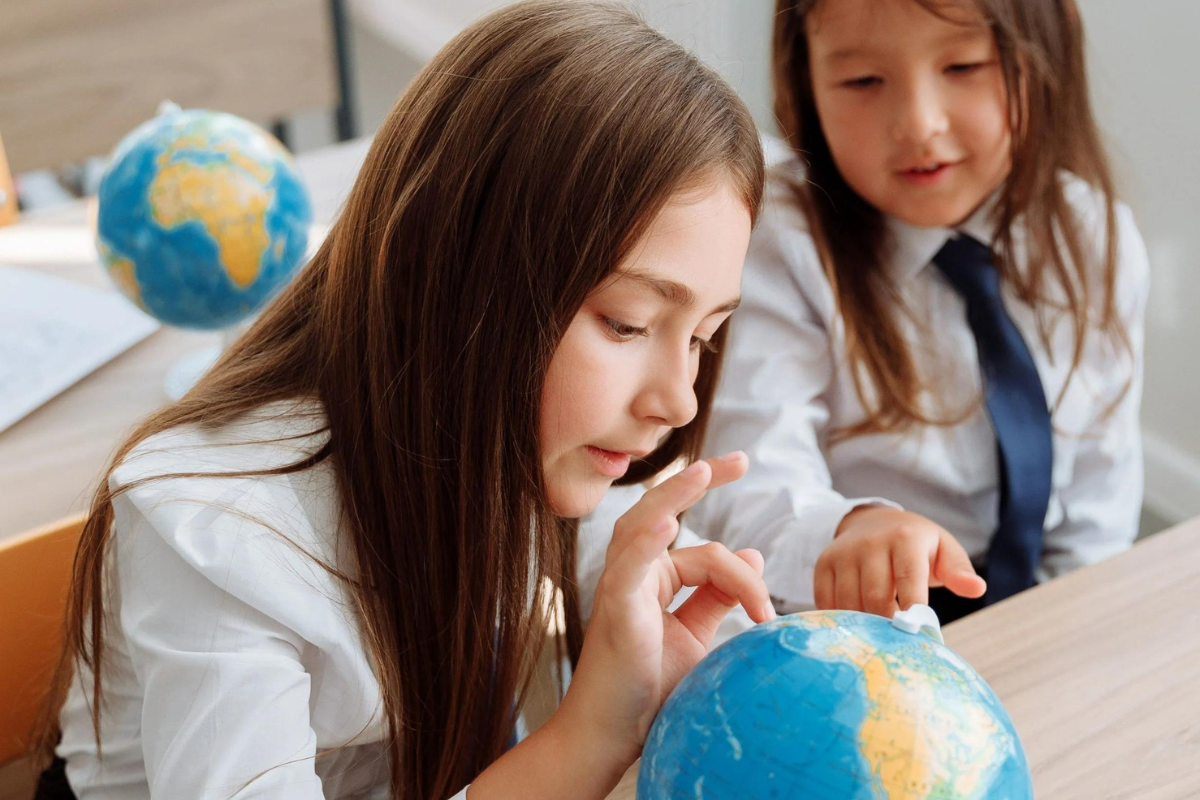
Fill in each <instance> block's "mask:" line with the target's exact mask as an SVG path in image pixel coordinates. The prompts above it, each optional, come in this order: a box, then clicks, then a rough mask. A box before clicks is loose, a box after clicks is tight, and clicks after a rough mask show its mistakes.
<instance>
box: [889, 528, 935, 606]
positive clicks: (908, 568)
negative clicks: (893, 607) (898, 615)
mask: <svg viewBox="0 0 1200 800" xmlns="http://www.w3.org/2000/svg"><path fill="white" fill-rule="evenodd" d="M892 576H893V577H894V578H895V579H896V600H897V603H898V605H899V606H900V608H902V609H907V608H908V607H909V606H911V605H913V604H914V603H921V604H923V605H928V603H929V548H928V547H927V546H925V545H923V544H922V543H921V542H920V540H918V539H917V538H916V537H906V538H904V539H901V540H900V542H899V543H897V544H896V546H895V547H893V548H892Z"/></svg>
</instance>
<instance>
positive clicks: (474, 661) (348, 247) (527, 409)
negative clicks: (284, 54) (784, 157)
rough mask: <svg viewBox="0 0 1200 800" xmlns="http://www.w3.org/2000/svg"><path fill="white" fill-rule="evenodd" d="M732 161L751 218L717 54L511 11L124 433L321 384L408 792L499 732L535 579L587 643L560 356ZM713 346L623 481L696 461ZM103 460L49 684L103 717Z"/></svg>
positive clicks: (460, 47)
mask: <svg viewBox="0 0 1200 800" xmlns="http://www.w3.org/2000/svg"><path fill="white" fill-rule="evenodd" d="M713 180H725V181H729V182H730V183H731V184H732V185H733V186H734V187H735V188H736V189H737V190H738V191H739V193H740V196H741V197H742V199H743V200H744V202H745V204H746V206H747V208H749V209H750V211H751V214H752V215H756V214H757V210H758V206H759V202H760V199H761V195H762V183H763V165H762V153H761V150H760V146H759V141H758V138H757V133H756V131H755V128H754V124H753V121H752V119H751V117H750V115H749V113H748V111H747V110H746V108H745V106H744V105H743V104H742V103H741V101H740V100H739V99H738V98H737V97H736V95H735V94H734V93H733V92H732V90H731V89H730V88H729V87H728V86H727V85H726V84H725V83H724V81H722V80H721V79H720V78H719V77H718V76H717V75H716V74H715V73H714V72H713V71H711V70H710V69H708V68H706V67H705V66H703V65H702V64H701V63H700V62H699V61H698V60H697V59H696V58H694V57H693V56H692V55H690V54H689V53H687V52H686V51H685V50H684V49H683V48H681V47H680V46H678V45H676V44H674V43H673V42H671V41H670V40H668V39H666V38H665V37H663V36H662V35H660V34H658V33H657V32H655V31H654V30H653V29H652V28H650V27H649V26H648V25H647V24H645V23H644V22H643V21H642V20H641V19H640V18H639V17H638V16H637V15H636V14H635V13H633V12H631V11H629V10H627V9H623V8H620V7H614V6H611V5H606V4H601V3H593V2H578V1H577V0H575V1H573V0H535V1H534V2H524V3H518V4H516V5H513V6H510V7H508V8H505V9H503V10H501V11H498V12H496V13H494V14H492V15H490V16H488V17H486V18H484V19H483V20H481V21H480V22H478V23H476V24H474V25H472V26H471V27H469V28H467V29H466V30H465V31H463V32H462V33H461V34H459V35H458V36H457V37H455V39H454V40H453V41H452V42H450V43H449V44H448V45H447V46H446V47H445V48H444V49H443V50H442V51H441V52H440V53H439V54H438V55H437V56H436V57H435V58H434V59H433V60H432V61H431V62H430V63H429V64H428V66H426V67H425V68H424V69H423V70H422V71H421V72H420V74H419V75H418V76H417V77H416V78H415V79H414V80H413V82H412V84H411V85H410V86H409V87H408V89H407V90H406V91H405V92H404V94H403V95H402V96H401V97H400V98H399V100H398V102H397V104H396V106H395V108H394V109H393V110H392V112H391V114H390V115H389V116H388V118H387V119H386V120H385V121H384V123H383V125H382V127H381V128H380V130H379V132H378V133H377V135H376V137H375V141H374V143H373V145H372V147H371V150H370V153H369V154H368V156H367V159H366V162H365V164H364V165H363V167H362V170H361V172H360V174H359V176H358V179H357V181H356V183H355V185H354V188H353V190H352V191H351V193H350V195H349V198H348V199H347V201H346V204H345V208H344V210H343V212H342V214H341V215H340V217H339V219H338V220H337V222H336V223H335V224H334V226H333V228H332V230H331V231H330V234H329V236H328V238H327V240H326V241H325V243H324V244H323V245H322V247H321V249H320V250H319V252H318V253H317V254H316V256H315V257H314V258H313V260H312V262H311V263H310V264H308V265H307V266H306V267H305V268H304V269H303V270H302V271H301V272H300V274H299V275H298V276H297V277H296V279H295V280H294V281H293V282H292V284H291V285H290V286H289V287H288V288H287V289H286V290H285V291H284V292H283V294H282V295H281V296H280V297H279V298H278V299H277V300H276V301H275V302H274V303H273V304H272V305H271V306H269V307H268V309H267V310H266V311H265V312H264V314H263V315H262V316H261V318H260V319H259V320H258V321H257V322H256V323H255V324H254V326H253V327H252V328H251V329H250V331H249V332H248V333H247V334H246V335H244V336H243V337H242V338H241V339H240V340H239V341H238V342H237V343H235V344H234V346H233V347H232V348H231V349H230V350H229V351H228V352H227V353H226V354H225V355H224V357H223V358H222V360H221V361H220V363H219V364H218V365H217V366H216V368H215V369H213V370H212V371H211V372H210V373H209V374H208V375H207V376H206V377H205V378H204V379H203V381H202V382H201V383H200V384H199V385H197V386H196V388H194V389H193V390H192V391H191V392H189V393H188V395H187V396H185V397H184V398H183V399H182V400H180V401H179V402H177V403H174V404H172V405H170V406H168V407H167V408H165V409H164V410H162V411H161V412H159V413H157V414H156V415H154V416H153V417H151V418H150V419H148V420H146V421H145V422H144V423H143V424H142V425H141V426H140V427H139V428H138V429H137V430H136V432H135V433H134V434H133V435H132V436H131V437H130V438H129V440H128V441H126V442H125V444H124V445H123V446H122V447H121V449H120V451H119V452H118V453H117V454H116V456H115V459H114V462H113V464H114V465H115V464H117V463H119V462H120V461H121V460H122V459H123V458H125V457H126V455H128V454H129V452H130V450H131V449H132V448H133V447H134V446H135V445H137V444H138V443H139V442H142V441H144V440H145V439H146V438H147V437H149V436H151V435H153V434H156V433H159V432H161V431H164V430H167V429H170V428H173V427H175V426H180V425H200V426H220V425H223V424H226V423H229V422H231V421H233V420H235V419H237V418H239V417H240V416H242V415H243V414H245V413H246V412H247V411H250V410H252V409H257V408H260V407H262V406H264V405H265V404H267V403H270V402H273V401H278V400H284V399H295V398H316V399H318V400H319V401H320V402H321V404H322V405H323V407H324V410H325V413H326V416H327V425H328V433H329V438H328V444H327V445H325V447H324V448H322V449H321V450H320V451H319V452H317V453H316V454H314V455H313V456H312V458H309V459H305V460H304V461H301V462H299V463H297V464H294V465H291V466H289V467H285V468H283V470H277V472H278V471H294V470H300V469H305V468H307V467H309V466H311V465H313V464H315V463H318V462H322V461H325V460H328V461H329V462H331V464H332V466H333V468H334V470H335V473H336V475H337V478H338V487H339V494H340V498H339V499H340V501H341V504H342V507H343V509H344V529H343V530H342V531H341V532H340V534H339V535H342V536H345V537H347V541H348V542H349V543H350V550H351V551H352V552H353V554H354V557H355V563H354V564H353V565H352V568H351V569H349V570H346V569H343V567H344V565H331V568H335V569H340V572H339V573H338V574H340V575H341V576H342V577H343V578H344V579H345V580H346V581H347V585H348V588H349V591H350V593H351V596H352V597H353V598H354V601H355V603H356V605H357V609H358V612H359V616H360V620H361V625H362V628H363V633H364V638H365V641H366V642H367V643H368V646H369V649H370V652H371V654H372V656H373V658H374V663H375V666H376V672H377V677H378V680H379V684H380V687H381V691H382V697H383V714H384V718H385V720H386V723H387V726H388V730H389V734H390V741H389V747H390V757H391V768H392V784H393V791H394V793H395V796H399V797H406V798H442V797H446V796H449V795H450V794H452V793H453V792H455V791H457V790H458V789H460V788H461V787H462V786H463V785H464V784H466V783H467V782H469V781H470V780H471V779H472V778H474V776H475V775H477V774H478V773H479V771H480V770H482V769H483V768H484V767H485V766H486V765H487V764H489V763H490V762H491V761H492V760H494V759H495V758H496V757H497V756H498V755H499V753H500V752H501V750H502V747H503V744H504V742H505V740H506V738H507V736H508V734H509V733H510V732H511V731H512V728H513V723H514V719H513V708H514V705H513V701H514V700H515V699H517V698H519V697H520V696H521V695H522V694H523V692H524V690H525V687H526V685H527V683H528V678H529V675H530V672H531V665H532V662H533V661H534V660H535V659H536V658H537V654H538V652H539V651H540V648H541V643H542V640H543V637H544V632H545V631H546V626H547V623H548V621H549V620H547V619H546V618H545V617H544V614H546V613H552V612H546V611H544V610H543V609H541V607H540V605H539V604H537V603H534V604H532V605H531V604H530V602H529V599H530V597H531V594H532V593H533V592H532V589H533V588H534V587H540V586H542V585H543V584H544V582H545V581H547V580H548V581H550V582H551V583H552V584H553V585H554V586H556V587H558V588H559V589H561V590H562V591H563V593H564V595H565V597H566V598H567V602H566V608H567V609H568V612H567V616H568V620H567V623H568V625H569V629H570V630H571V631H573V633H572V636H571V638H572V640H573V641H574V643H575V646H576V647H577V646H578V642H579V640H580V639H581V636H580V634H579V620H578V614H577V611H576V610H575V609H576V603H575V594H576V593H575V590H574V586H573V580H574V552H575V540H574V535H575V526H574V523H573V522H571V521H568V520H562V519H559V518H556V517H555V516H554V515H553V514H552V513H551V511H550V510H549V509H548V508H547V506H546V505H545V503H544V500H543V476H542V474H541V461H540V456H539V443H538V435H537V434H538V419H539V403H540V397H541V389H542V384H543V380H544V376H545V374H546V370H547V367H548V365H549V362H550V359H551V357H552V355H553V353H554V351H555V349H556V347H557V345H558V342H559V341H560V339H561V337H562V335H563V333H564V331H565V330H566V327H567V325H568V324H569V323H570V321H571V319H572V318H573V317H574V315H575V313H576V312H577V311H578V309H579V308H580V307H581V306H582V304H583V302H584V300H585V298H586V297H587V295H588V294H589V292H591V291H592V290H593V289H594V288H595V287H596V286H597V285H598V284H600V283H601V282H602V281H603V280H604V279H605V277H606V276H608V275H610V274H611V273H612V272H613V270H614V269H615V268H616V267H617V266H618V265H619V264H620V263H621V261H622V260H623V258H624V257H625V256H626V254H627V253H628V252H629V251H630V248H631V247H632V246H633V245H634V244H635V243H636V241H637V240H638V239H639V238H640V237H641V235H642V234H643V233H644V231H645V230H646V228H647V226H648V225H649V223H650V221H651V220H652V219H653V217H654V216H655V215H656V214H657V212H658V210H659V209H660V208H661V207H662V206H663V205H664V203H665V202H666V201H667V200H668V199H669V198H670V197H671V196H672V195H673V194H674V193H676V192H678V191H682V190H684V189H687V188H690V187H694V186H698V185H701V184H703V183H704V182H706V181H713ZM718 365H719V361H718V358H717V357H716V356H714V355H712V354H705V355H702V356H701V363H700V372H699V378H698V379H697V382H696V392H697V395H698V401H699V407H700V409H701V411H700V413H699V414H698V415H697V416H696V418H695V419H694V420H693V421H692V422H691V423H690V424H688V425H686V426H684V427H682V428H680V429H678V430H676V431H674V432H673V433H672V434H671V435H670V436H669V437H668V438H667V440H666V441H665V442H664V443H663V444H662V446H661V447H660V448H659V449H658V450H657V451H656V452H655V453H654V454H652V456H650V457H649V458H648V459H647V460H646V461H645V462H644V463H641V464H638V465H635V466H636V468H635V469H634V470H632V471H631V472H630V474H629V475H628V476H627V478H626V480H627V481H635V480H639V479H642V478H645V477H647V476H648V475H651V474H653V473H654V472H656V471H658V470H659V469H660V468H661V467H662V466H663V465H665V464H667V463H670V462H671V461H674V460H675V459H676V458H678V457H680V456H685V457H688V458H695V457H696V454H697V451H698V449H699V445H700V438H701V434H702V431H703V427H704V424H705V421H706V419H707V414H708V408H709V406H710V403H711V399H712V393H713V387H714V384H715V381H716V377H717V375H716V374H717V370H718ZM111 471H112V470H111V467H110V469H109V471H108V473H106V474H105V476H104V480H103V481H102V483H101V488H100V489H99V491H97V493H96V495H95V498H94V500H93V502H92V506H91V515H90V518H89V519H88V522H87V525H86V528H85V530H84V533H83V539H82V542H81V544H80V547H79V551H78V555H77V558H76V564H75V576H74V587H73V590H72V595H71V599H70V605H69V615H68V627H67V646H66V652H65V655H64V659H63V662H62V665H61V667H60V670H59V674H58V677H57V682H56V686H57V697H58V698H59V699H61V697H62V696H63V692H65V690H66V688H67V686H68V684H69V682H70V680H71V678H72V668H73V667H74V665H75V663H76V662H77V661H81V662H82V663H83V664H84V665H86V666H87V667H89V668H90V669H91V670H92V673H93V685H92V686H91V687H90V688H91V689H92V692H91V695H92V697H93V698H94V705H93V724H94V726H95V730H96V735H97V738H99V732H100V709H101V701H100V698H101V689H102V669H101V665H102V664H103V661H104V641H105V639H104V636H105V628H104V625H105V619H106V616H105V613H104V611H105V604H106V596H105V584H104V579H103V576H104V570H105V563H106V558H107V556H108V542H109V539H110V533H111V531H110V528H111V525H112V521H113V511H112V499H113V493H112V491H110V489H109V487H108V477H109V475H110V474H111ZM241 474H245V473H241ZM261 474H265V473H261ZM532 532H536V535H532ZM498 643H499V644H498Z"/></svg>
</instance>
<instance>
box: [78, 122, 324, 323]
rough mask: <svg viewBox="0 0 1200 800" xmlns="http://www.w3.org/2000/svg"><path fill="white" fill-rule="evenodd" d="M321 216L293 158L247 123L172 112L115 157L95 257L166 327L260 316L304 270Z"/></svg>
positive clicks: (106, 178) (103, 186) (134, 135)
mask: <svg viewBox="0 0 1200 800" xmlns="http://www.w3.org/2000/svg"><path fill="white" fill-rule="evenodd" d="M311 222H312V205H311V203H310V201H309V196H308V192H307V190H306V189H305V187H304V183H303V182H302V180H301V178H300V175H299V174H298V172H297V171H296V167H295V164H294V162H293V160H292V157H291V154H290V153H288V151H287V150H286V149H285V148H284V147H283V145H282V144H280V143H279V141H278V140H277V139H275V138H274V137H273V136H271V135H270V134H268V133H267V132H266V131H264V130H262V129H261V128H259V127H258V126H256V125H253V124H251V123H249V122H247V121H246V120H243V119H241V118H239V117H236V116H233V115H231V114H224V113H220V112H213V111H205V110H188V111H182V110H180V109H179V108H178V107H177V106H170V105H165V106H164V110H163V111H162V113H160V114H159V115H158V116H157V117H155V118H154V119H152V120H149V121H148V122H146V123H144V124H142V125H140V126H139V127H138V128H136V129H135V130H134V131H133V132H131V133H130V134H129V135H127V136H126V137H125V138H124V139H122V140H121V142H120V143H119V144H118V145H117V147H116V150H115V151H114V152H113V155H112V159H111V162H110V163H109V166H108V168H107V170H106V171H105V173H104V175H103V177H102V178H101V181H100V188H99V191H98V210H97V220H96V246H97V249H98V250H99V252H100V257H101V260H102V261H103V263H104V265H105V267H106V268H107V270H108V273H109V275H110V276H111V277H112V279H113V281H114V282H115V283H116V285H117V286H118V288H119V289H120V290H121V292H122V293H123V294H124V295H125V296H126V297H128V298H129V299H130V300H131V301H133V302H134V303H136V304H137V305H138V306H139V307H140V308H141V309H143V310H144V311H146V312H147V313H149V314H151V315H152V316H154V317H156V318H157V319H159V320H160V321H162V322H165V323H167V324H168V325H175V326H178V327H181V328H193V329H203V330H214V329H221V328H226V327H228V326H231V325H234V324H236V323H238V322H241V321H242V320H244V319H246V318H247V317H248V316H250V315H251V314H253V313H254V312H256V311H258V310H259V309H260V308H262V306H263V305H265V304H266V303H267V301H269V300H270V299H271V298H272V297H274V296H275V295H276V294H277V293H278V292H279V290H280V289H281V288H282V287H283V286H284V285H285V284H286V283H287V282H288V280H289V279H290V278H291V277H292V275H293V274H294V273H295V272H296V270H297V269H298V268H299V267H300V265H301V264H302V262H303V260H304V256H305V250H306V247H307V244H308V231H309V225H310V224H311Z"/></svg>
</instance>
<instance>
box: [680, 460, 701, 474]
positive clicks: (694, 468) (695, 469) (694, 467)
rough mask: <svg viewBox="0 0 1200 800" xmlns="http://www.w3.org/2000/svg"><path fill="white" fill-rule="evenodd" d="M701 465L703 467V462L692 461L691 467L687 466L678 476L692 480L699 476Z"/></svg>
mask: <svg viewBox="0 0 1200 800" xmlns="http://www.w3.org/2000/svg"><path fill="white" fill-rule="evenodd" d="M703 465H704V462H703V461H693V462H692V464H691V466H689V467H688V468H687V469H685V470H684V471H683V472H681V473H679V474H680V475H682V476H683V477H685V478H694V477H696V476H697V475H699V474H700V471H701V470H703V469H704V466H703Z"/></svg>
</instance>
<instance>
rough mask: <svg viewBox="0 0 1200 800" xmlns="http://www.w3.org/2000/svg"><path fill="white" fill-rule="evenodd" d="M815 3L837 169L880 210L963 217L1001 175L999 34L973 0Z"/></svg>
mask: <svg viewBox="0 0 1200 800" xmlns="http://www.w3.org/2000/svg"><path fill="white" fill-rule="evenodd" d="M939 11H940V12H941V13H943V14H945V15H946V16H947V17H948V18H949V19H942V18H941V17H939V16H937V15H935V14H934V13H932V12H930V11H928V10H926V9H925V8H924V7H923V6H922V5H921V4H920V3H918V2H916V1H915V0H837V1H836V2H829V0H824V1H823V2H820V3H819V4H818V5H817V6H816V7H815V8H814V9H813V11H812V13H810V14H809V15H808V18H807V22H806V25H807V35H808V47H809V59H810V72H811V75H812V83H813V86H812V88H813V96H814V99H815V101H816V106H817V114H818V115H819V116H820V119H821V129H822V131H823V132H824V134H825V138H826V140H827V141H828V142H829V148H830V151H831V152H832V154H833V160H834V162H835V164H836V165H837V168H838V171H839V172H840V173H841V174H842V177H843V178H845V180H846V182H847V183H848V184H849V185H850V187H851V188H852V189H854V191H855V192H857V193H858V194H859V195H860V196H861V197H862V198H863V199H864V200H866V201H867V202H868V203H870V204H871V205H872V206H874V207H875V208H877V209H879V210H880V211H882V212H883V213H885V214H888V215H890V216H893V217H896V218H898V219H900V220H903V221H904V222H908V223H910V224H912V225H918V226H922V227H934V226H945V227H951V226H954V225H957V224H959V223H961V222H962V221H963V220H964V219H966V218H967V217H968V216H970V215H971V212H973V211H974V210H975V209H976V208H977V207H978V206H979V205H980V204H981V203H982V202H983V201H984V200H985V199H986V198H987V197H988V196H989V195H990V194H991V193H992V192H993V191H994V190H995V189H996V188H997V187H998V186H999V185H1000V184H1001V183H1002V182H1003V181H1004V179H1005V178H1006V177H1007V175H1008V172H1009V149H1010V143H1011V136H1010V129H1009V117H1008V105H1007V104H1008V101H1007V95H1006V92H1005V88H1004V77H1003V73H1002V71H1001V66H1000V61H999V54H998V52H997V50H996V41H995V38H994V37H993V35H992V33H991V30H990V29H989V28H988V26H987V24H986V22H985V20H984V18H983V17H982V15H980V13H979V12H978V10H976V9H975V8H974V6H973V5H971V4H958V3H954V2H946V3H944V4H943V5H942V7H941V8H939Z"/></svg>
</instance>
